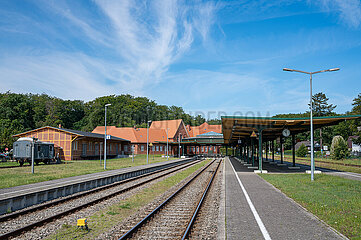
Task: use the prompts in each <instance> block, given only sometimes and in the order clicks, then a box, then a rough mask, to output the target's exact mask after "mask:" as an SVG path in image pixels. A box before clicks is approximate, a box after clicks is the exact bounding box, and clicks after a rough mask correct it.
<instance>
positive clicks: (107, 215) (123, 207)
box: [48, 161, 209, 239]
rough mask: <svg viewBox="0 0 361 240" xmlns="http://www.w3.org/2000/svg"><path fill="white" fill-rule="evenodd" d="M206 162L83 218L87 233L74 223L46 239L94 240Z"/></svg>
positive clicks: (205, 162)
mask: <svg viewBox="0 0 361 240" xmlns="http://www.w3.org/2000/svg"><path fill="white" fill-rule="evenodd" d="M208 162H209V161H202V162H201V163H198V164H196V165H195V166H193V167H190V168H188V169H185V170H183V171H182V172H179V173H177V174H175V175H173V176H171V177H168V178H166V179H164V180H163V181H160V182H158V183H155V184H153V185H151V186H150V187H149V188H146V189H144V190H142V191H140V192H139V193H137V194H136V195H133V196H132V197H130V198H128V199H124V200H122V201H120V202H119V203H117V204H115V205H112V206H109V207H107V208H106V209H103V210H101V211H99V212H97V213H96V214H94V215H92V216H84V217H87V219H88V226H89V232H87V231H85V230H81V229H78V228H77V227H76V223H74V224H73V225H66V226H63V227H61V228H60V229H59V230H58V231H57V233H55V234H54V235H52V236H50V237H49V238H48V239H75V238H76V239H95V238H97V236H99V235H100V234H102V233H103V232H106V231H109V230H110V229H111V228H112V227H113V226H116V225H119V224H120V223H121V222H122V221H123V220H124V219H125V218H127V217H128V216H130V215H132V214H134V213H135V212H136V211H138V210H139V209H140V208H141V207H143V206H145V205H146V204H148V203H150V202H152V201H153V200H154V199H155V198H157V197H158V196H159V195H161V194H162V193H164V192H165V191H166V190H168V189H169V188H171V187H172V186H174V185H176V184H178V183H179V182H181V181H182V180H183V179H185V178H186V177H187V176H189V175H190V174H192V173H193V172H194V171H196V170H197V169H199V168H201V167H202V166H204V165H206V164H207V163H208Z"/></svg>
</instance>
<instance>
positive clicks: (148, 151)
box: [147, 120, 152, 164]
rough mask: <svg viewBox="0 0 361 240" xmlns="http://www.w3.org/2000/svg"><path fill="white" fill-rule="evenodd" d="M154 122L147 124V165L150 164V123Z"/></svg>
mask: <svg viewBox="0 0 361 240" xmlns="http://www.w3.org/2000/svg"><path fill="white" fill-rule="evenodd" d="M151 122H152V121H150V120H149V121H148V122H147V164H148V163H149V123H151Z"/></svg>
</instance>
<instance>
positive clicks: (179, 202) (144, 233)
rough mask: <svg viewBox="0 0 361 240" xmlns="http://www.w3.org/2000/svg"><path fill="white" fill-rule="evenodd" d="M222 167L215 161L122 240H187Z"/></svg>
mask: <svg viewBox="0 0 361 240" xmlns="http://www.w3.org/2000/svg"><path fill="white" fill-rule="evenodd" d="M220 164H221V160H220V161H216V160H214V161H213V162H211V163H210V164H208V165H207V166H206V167H204V168H203V169H202V170H201V171H200V172H198V173H197V174H196V175H195V176H194V177H193V178H191V179H190V180H189V181H187V182H186V183H185V184H184V185H183V186H182V187H180V188H179V189H178V190H176V191H175V192H174V193H173V194H172V195H171V196H170V197H168V198H167V199H166V200H165V201H164V202H162V203H161V204H160V205H158V206H157V207H156V208H154V210H152V211H151V212H147V213H145V214H146V216H145V217H144V218H143V219H141V220H140V221H139V222H137V223H134V226H133V227H132V228H131V229H129V230H128V231H127V232H126V233H125V234H124V235H123V236H121V237H120V238H119V240H123V239H161V238H167V239H188V238H189V234H190V233H191V231H192V227H193V224H194V223H195V221H196V219H197V215H198V213H199V210H200V209H201V207H202V203H203V202H204V200H205V198H206V196H207V193H208V191H209V189H210V186H211V184H212V181H213V179H214V178H215V175H216V173H217V170H218V168H219V166H220Z"/></svg>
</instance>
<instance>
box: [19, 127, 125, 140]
mask: <svg viewBox="0 0 361 240" xmlns="http://www.w3.org/2000/svg"><path fill="white" fill-rule="evenodd" d="M44 128H52V129H56V130H59V131H63V132H68V133H71V134H74V135H76V136H79V137H89V138H100V139H104V134H99V133H91V132H83V131H79V130H72V129H66V128H57V127H52V126H45V127H40V128H37V129H33V130H30V131H27V132H23V133H18V134H16V135H13V137H20V136H21V135H23V134H25V133H30V132H35V131H38V130H40V129H44ZM108 140H117V141H126V142H130V141H129V140H127V139H123V138H118V137H114V136H110V139H108Z"/></svg>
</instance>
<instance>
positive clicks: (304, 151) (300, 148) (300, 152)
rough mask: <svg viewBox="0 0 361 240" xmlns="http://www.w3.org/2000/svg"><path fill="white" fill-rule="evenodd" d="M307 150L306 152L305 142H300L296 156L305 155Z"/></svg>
mask: <svg viewBox="0 0 361 240" xmlns="http://www.w3.org/2000/svg"><path fill="white" fill-rule="evenodd" d="M307 152H308V150H307V147H306V146H305V144H303V143H302V144H301V146H300V147H299V148H298V149H297V151H296V156H297V157H305V156H306V154H307Z"/></svg>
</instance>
